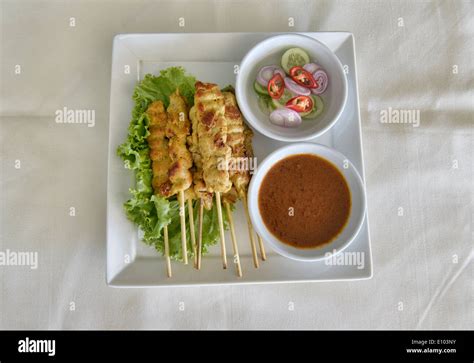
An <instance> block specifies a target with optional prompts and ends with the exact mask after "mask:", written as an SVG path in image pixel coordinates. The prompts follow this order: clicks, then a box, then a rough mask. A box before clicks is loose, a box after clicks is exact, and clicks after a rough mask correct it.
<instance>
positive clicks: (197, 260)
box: [196, 198, 204, 270]
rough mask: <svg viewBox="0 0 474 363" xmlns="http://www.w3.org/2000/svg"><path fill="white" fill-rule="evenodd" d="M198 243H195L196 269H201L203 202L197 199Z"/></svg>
mask: <svg viewBox="0 0 474 363" xmlns="http://www.w3.org/2000/svg"><path fill="white" fill-rule="evenodd" d="M198 218H199V219H198V243H197V259H196V268H197V269H198V270H200V269H201V255H202V220H203V218H204V201H203V200H202V198H199V216H198Z"/></svg>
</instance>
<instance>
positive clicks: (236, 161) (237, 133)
mask: <svg viewBox="0 0 474 363" xmlns="http://www.w3.org/2000/svg"><path fill="white" fill-rule="evenodd" d="M223 94H224V99H225V118H226V121H227V144H228V145H229V146H230V147H231V150H232V161H231V163H230V168H229V176H230V179H231V181H232V184H233V186H234V187H235V189H236V190H237V193H238V194H239V196H240V197H242V196H243V195H244V194H245V192H246V187H247V185H248V183H249V181H250V173H249V170H248V167H247V168H245V165H243V166H242V163H244V162H245V161H244V159H245V158H246V140H245V127H246V125H245V123H244V121H243V118H242V115H241V113H240V110H239V108H238V107H237V101H236V99H235V96H234V94H233V93H231V92H224V93H223ZM250 132H251V131H250ZM249 142H250V145H251V143H252V141H251V139H250V141H249ZM247 162H248V160H247Z"/></svg>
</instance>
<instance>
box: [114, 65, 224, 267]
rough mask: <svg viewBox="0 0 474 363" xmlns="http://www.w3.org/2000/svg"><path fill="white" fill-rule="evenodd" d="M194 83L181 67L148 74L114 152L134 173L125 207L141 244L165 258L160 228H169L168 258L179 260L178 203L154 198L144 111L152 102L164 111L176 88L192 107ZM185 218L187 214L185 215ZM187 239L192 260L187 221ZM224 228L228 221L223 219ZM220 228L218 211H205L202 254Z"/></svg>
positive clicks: (215, 241)
mask: <svg viewBox="0 0 474 363" xmlns="http://www.w3.org/2000/svg"><path fill="white" fill-rule="evenodd" d="M195 82H196V79H195V78H194V77H193V76H191V75H189V74H187V73H186V72H185V70H184V69H183V68H181V67H170V68H167V69H165V70H163V71H161V72H160V74H159V75H158V76H154V75H151V74H147V75H146V76H145V77H144V79H143V80H142V81H141V82H139V83H138V84H137V85H136V87H135V90H134V92H133V100H134V102H135V106H134V108H133V110H132V120H131V121H130V125H129V127H128V135H127V139H126V140H125V142H124V143H123V144H121V145H120V146H119V147H118V149H117V154H118V155H119V156H120V157H121V158H122V159H123V161H124V165H125V167H126V168H128V169H130V170H133V172H134V177H135V178H134V179H135V183H134V185H133V186H132V187H131V188H130V194H131V196H130V199H129V200H127V201H126V202H125V204H124V209H125V213H126V214H127V217H128V219H130V220H131V221H132V222H133V223H135V224H136V225H137V226H138V227H139V228H140V229H141V230H142V232H143V241H144V242H145V243H146V244H148V245H150V246H153V247H154V248H155V249H156V250H157V251H159V252H161V254H164V239H163V228H164V227H165V226H168V239H169V246H170V256H171V258H173V259H175V260H182V258H183V256H182V249H181V227H180V226H181V225H180V216H179V203H178V200H177V199H176V197H173V198H169V199H166V198H163V197H161V196H158V195H154V194H153V188H152V184H151V182H152V177H153V173H152V168H151V159H150V155H149V154H150V149H149V147H148V143H147V140H146V139H147V137H148V135H149V134H150V132H149V131H148V127H149V120H148V117H147V115H146V110H147V108H148V106H149V105H150V103H151V102H153V101H155V100H160V101H162V102H163V103H164V105H165V107H167V106H168V105H169V97H170V95H171V94H172V93H173V92H174V91H175V90H176V89H177V88H178V89H179V91H180V94H181V95H182V96H183V97H184V98H185V99H186V101H187V103H188V105H190V106H192V105H193V104H194V84H195ZM193 203H194V222H195V231H196V232H197V230H198V203H197V201H194V202H193ZM186 216H187V214H186ZM186 221H187V223H186V229H187V233H186V237H187V240H188V254H189V256H192V247H191V241H190V231H189V221H188V219H187V218H186ZM224 221H225V227H226V228H227V227H228V226H227V219H226V218H225V216H224ZM218 238H219V224H218V219H217V208H216V207H215V206H213V208H212V209H211V210H209V211H207V210H204V217H203V238H202V247H203V253H206V252H207V251H208V248H209V246H212V245H214V244H216V243H217V240H218Z"/></svg>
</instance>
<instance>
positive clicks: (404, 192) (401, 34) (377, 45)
mask: <svg viewBox="0 0 474 363" xmlns="http://www.w3.org/2000/svg"><path fill="white" fill-rule="evenodd" d="M1 13H2V17H1V22H2V23H1V33H2V38H1V60H2V63H1V124H0V125H1V128H0V131H1V163H2V164H1V168H2V169H1V197H0V208H1V209H0V211H1V215H0V217H1V241H0V243H1V244H0V251H6V250H11V251H37V252H38V257H39V261H38V268H37V269H35V270H33V269H31V268H29V267H25V266H0V328H2V329H86V328H92V329H125V328H131V329H162V328H163V329H210V328H214V329H260V328H265V329H268V328H272V329H280V328H281V329H298V328H300V329H414V328H420V329H455V328H456V329H472V328H474V324H473V310H474V309H473V301H474V299H473V292H474V289H473V264H472V260H473V252H472V251H473V249H472V247H473V238H472V215H473V204H472V197H473V149H474V148H473V146H474V145H473V122H474V121H473V92H472V89H473V87H474V80H473V63H472V59H473V50H474V47H473V39H474V22H473V20H472V19H473V15H474V14H473V2H472V1H439V2H429V1H402V2H399V1H365V2H364V1H362V2H356V1H346V2H342V1H323V2H313V1H307V2H303V1H288V2H273V1H258V2H257V1H232V2H226V1H189V2H188V1H173V2H171V1H169V2H161V1H138V2H132V1H78V2H74V3H70V2H60V1H2V2H1ZM181 17H183V18H184V19H185V27H184V28H181V27H179V23H178V19H179V18H181ZM290 17H292V18H293V19H294V27H289V26H288V25H289V18H290ZM71 18H74V19H71ZM74 22H75V23H74ZM73 23H74V25H75V26H71V25H72V24H73ZM290 23H291V21H290ZM335 30H344V31H351V32H353V33H354V36H355V39H356V50H357V67H358V76H359V91H360V107H361V116H362V131H363V144H364V157H365V168H366V169H365V172H366V179H367V193H368V208H369V219H370V231H371V238H372V251H373V260H374V277H373V278H372V279H371V280H366V281H355V282H324V283H306V284H293V285H292V284H280V285H256V286H228V287H194V288H169V289H113V288H109V287H107V286H106V284H105V258H106V251H105V238H106V236H105V222H106V168H107V162H106V160H107V137H108V107H109V89H110V86H109V85H110V64H111V50H112V49H111V47H112V38H113V36H114V35H115V34H117V33H136V32H228V31H247V32H255V31H335ZM17 65H19V66H20V67H21V73H19V74H17V73H16V72H15V71H17V72H18V70H19V68H18V67H17ZM64 106H66V107H68V108H76V109H94V110H95V112H96V125H95V127H93V128H88V127H85V126H84V125H60V124H56V123H55V122H54V117H55V111H56V110H58V109H62V108H63V107H64ZM390 107H391V108H392V109H397V110H415V111H416V110H419V112H420V125H419V127H414V125H413V124H393V123H392V124H386V123H381V122H380V121H381V111H383V110H388V109H389V108H390ZM18 161H19V164H18ZM71 207H73V208H75V216H70V208H71ZM290 302H292V303H293V304H294V310H291V309H289V306H291V304H289V303H290ZM183 306H184V310H183V309H180V307H181V308H182V307H183Z"/></svg>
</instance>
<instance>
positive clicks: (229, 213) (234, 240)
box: [224, 202, 242, 277]
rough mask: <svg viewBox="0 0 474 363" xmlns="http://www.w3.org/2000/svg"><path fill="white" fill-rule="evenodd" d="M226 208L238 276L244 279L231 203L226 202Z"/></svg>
mask: <svg viewBox="0 0 474 363" xmlns="http://www.w3.org/2000/svg"><path fill="white" fill-rule="evenodd" d="M224 206H225V209H226V212H227V219H228V220H229V227H230V236H231V239H232V249H233V252H234V263H235V267H236V269H237V276H239V277H242V266H241V265H240V256H239V247H238V245H237V237H236V235H235V227H234V219H233V218H232V211H231V210H230V206H229V203H227V202H224Z"/></svg>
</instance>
